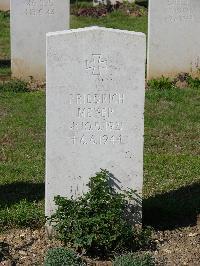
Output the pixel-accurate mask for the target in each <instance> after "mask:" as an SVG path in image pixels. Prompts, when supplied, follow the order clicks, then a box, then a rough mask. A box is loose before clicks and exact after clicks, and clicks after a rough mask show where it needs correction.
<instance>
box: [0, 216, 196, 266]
mask: <svg viewBox="0 0 200 266" xmlns="http://www.w3.org/2000/svg"><path fill="white" fill-rule="evenodd" d="M153 242H154V243H155V249H154V250H153V251H152V250H151V251H148V252H149V253H151V254H152V256H153V257H154V258H155V261H156V265H166V266H168V265H171V266H174V265H177V266H183V265H190V266H197V265H198V266H199V265H200V219H198V222H197V224H196V225H195V226H191V227H184V228H179V229H175V230H165V231H155V232H154V233H153ZM2 243H4V245H5V246H6V244H7V247H9V251H8V250H7V252H6V251H5V252H4V256H5V257H6V260H4V261H2V262H0V266H3V265H6V266H11V265H24V266H29V265H30V266H32V265H42V264H43V262H44V257H45V253H46V251H47V250H48V249H49V248H51V247H57V246H60V245H61V244H60V242H59V241H55V240H52V239H48V237H47V235H46V234H45V230H44V228H42V229H36V230H33V229H12V230H9V231H7V232H4V233H1V234H0V244H2ZM0 247H1V246H0ZM5 250H6V248H5ZM12 261H14V262H15V264H12V263H11V262H12ZM87 262H88V265H89V266H111V265H112V263H111V262H109V261H104V262H102V261H92V260H91V259H90V260H89V259H87Z"/></svg>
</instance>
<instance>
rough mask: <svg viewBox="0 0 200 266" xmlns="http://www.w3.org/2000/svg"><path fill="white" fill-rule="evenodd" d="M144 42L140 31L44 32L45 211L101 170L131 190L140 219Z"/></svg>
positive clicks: (81, 189)
mask: <svg viewBox="0 0 200 266" xmlns="http://www.w3.org/2000/svg"><path fill="white" fill-rule="evenodd" d="M111 43H112V45H110V44H111ZM145 46H146V40H145V35H144V34H143V33H136V32H129V31H121V30H114V29H106V28H98V27H91V28H85V29H78V30H71V31H63V32H58V33H49V34H48V35H47V114H46V115H47V128H46V130H47V132H46V134H47V143H46V215H47V216H49V215H50V214H52V212H53V211H54V210H55V206H54V204H53V199H54V196H56V195H61V196H68V197H71V196H72V195H73V196H75V197H77V196H78V195H81V194H82V193H83V192H85V191H86V190H87V187H86V184H87V183H88V181H89V178H90V177H91V176H93V175H94V174H95V173H96V172H98V171H100V168H102V169H106V170H108V171H109V172H110V173H111V175H113V178H114V179H113V182H114V184H115V186H116V187H119V188H124V189H126V188H131V189H135V190H137V193H138V198H139V201H140V204H138V206H137V208H136V209H137V211H138V213H137V215H136V217H135V221H136V222H137V223H141V196H142V183H143V130H144V121H143V113H144V95H145V48H146V47H145Z"/></svg>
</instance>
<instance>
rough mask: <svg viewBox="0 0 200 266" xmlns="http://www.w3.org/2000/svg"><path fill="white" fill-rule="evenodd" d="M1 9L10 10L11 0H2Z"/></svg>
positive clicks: (0, 1)
mask: <svg viewBox="0 0 200 266" xmlns="http://www.w3.org/2000/svg"><path fill="white" fill-rule="evenodd" d="M0 10H1V11H8V10H10V0H0Z"/></svg>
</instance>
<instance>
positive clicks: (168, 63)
mask: <svg viewBox="0 0 200 266" xmlns="http://www.w3.org/2000/svg"><path fill="white" fill-rule="evenodd" d="M199 32H200V1H199V0H150V1H149V34H148V36H149V40H148V70H147V75H148V79H151V78H157V77H161V76H162V75H164V76H172V77H173V76H176V75H177V74H178V73H180V72H187V73H189V72H192V73H193V74H195V73H196V72H198V69H199V68H200V34H199Z"/></svg>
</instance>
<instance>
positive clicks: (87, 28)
mask: <svg viewBox="0 0 200 266" xmlns="http://www.w3.org/2000/svg"><path fill="white" fill-rule="evenodd" d="M88 31H105V32H109V31H110V32H113V33H125V34H129V35H134V36H138V37H143V38H146V34H144V33H142V32H136V31H129V30H120V29H113V28H106V27H99V26H91V27H84V28H78V29H70V30H63V31H55V32H48V33H47V34H46V36H47V37H51V36H57V35H64V34H73V33H77V32H88Z"/></svg>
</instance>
